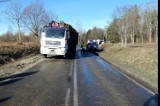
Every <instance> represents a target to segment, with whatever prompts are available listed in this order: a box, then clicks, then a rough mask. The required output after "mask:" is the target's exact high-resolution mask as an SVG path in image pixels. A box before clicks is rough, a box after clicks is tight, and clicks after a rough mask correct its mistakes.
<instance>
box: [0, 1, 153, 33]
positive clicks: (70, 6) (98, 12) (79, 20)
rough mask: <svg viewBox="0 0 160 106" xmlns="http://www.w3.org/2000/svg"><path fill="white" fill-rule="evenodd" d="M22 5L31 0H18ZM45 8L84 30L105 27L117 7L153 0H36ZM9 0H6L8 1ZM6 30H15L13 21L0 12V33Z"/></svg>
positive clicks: (142, 3)
mask: <svg viewBox="0 0 160 106" xmlns="http://www.w3.org/2000/svg"><path fill="white" fill-rule="evenodd" d="M20 1H21V3H22V5H23V7H26V6H28V5H29V4H30V3H32V2H33V0H20ZM38 1H39V2H41V3H42V4H43V5H44V7H45V9H46V10H48V11H52V13H54V14H55V15H56V16H57V17H58V18H57V21H61V20H63V21H64V22H66V23H69V24H71V25H72V26H73V27H74V28H76V29H78V28H81V29H83V30H85V31H87V30H88V29H92V28H93V27H98V28H105V27H106V26H107V25H109V23H110V22H111V21H112V16H113V12H114V11H115V9H116V8H117V7H122V6H125V5H135V4H137V5H138V6H141V5H144V4H146V3H148V2H150V1H153V0H37V2H38ZM9 2H10V1H8V3H9ZM6 6H7V3H0V10H1V9H4V8H6ZM6 31H12V32H15V31H17V28H16V27H15V25H14V24H13V23H11V22H10V21H8V20H7V19H6V17H4V16H3V15H2V14H0V34H2V33H5V32H6Z"/></svg>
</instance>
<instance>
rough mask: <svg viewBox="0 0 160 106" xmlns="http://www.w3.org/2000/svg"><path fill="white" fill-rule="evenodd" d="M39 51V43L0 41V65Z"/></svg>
mask: <svg viewBox="0 0 160 106" xmlns="http://www.w3.org/2000/svg"><path fill="white" fill-rule="evenodd" d="M37 52H39V45H38V44H34V43H2V42H1V43H0V65H3V64H6V63H7V62H9V61H13V60H16V59H19V58H22V57H23V56H27V55H29V54H32V53H37Z"/></svg>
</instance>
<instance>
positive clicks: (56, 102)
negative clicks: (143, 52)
mask: <svg viewBox="0 0 160 106" xmlns="http://www.w3.org/2000/svg"><path fill="white" fill-rule="evenodd" d="M157 99H158V96H157V95H154V93H152V92H151V91H149V90H147V89H145V88H144V87H143V86H141V85H140V84H138V83H136V82H135V81H134V80H132V79H130V78H129V77H127V76H126V75H124V74H122V73H121V72H119V71H118V70H116V69H114V68H113V67H111V66H110V65H108V64H107V63H105V62H104V61H103V60H101V59H100V58H99V57H97V56H95V55H93V54H92V53H86V54H84V55H81V54H80V51H79V50H78V51H77V53H76V58H75V59H62V58H47V59H45V60H44V61H43V62H41V63H39V64H37V65H35V66H34V67H32V68H30V69H28V70H26V71H25V72H24V73H20V74H16V75H12V76H10V77H7V78H4V79H1V80H0V106H149V105H150V104H153V105H155V106H156V102H157Z"/></svg>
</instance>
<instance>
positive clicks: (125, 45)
mask: <svg viewBox="0 0 160 106" xmlns="http://www.w3.org/2000/svg"><path fill="white" fill-rule="evenodd" d="M124 37H125V38H124V40H125V44H124V47H127V33H126V29H125V35H124Z"/></svg>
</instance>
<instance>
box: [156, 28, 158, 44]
mask: <svg viewBox="0 0 160 106" xmlns="http://www.w3.org/2000/svg"><path fill="white" fill-rule="evenodd" d="M156 44H158V28H157V27H156Z"/></svg>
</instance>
